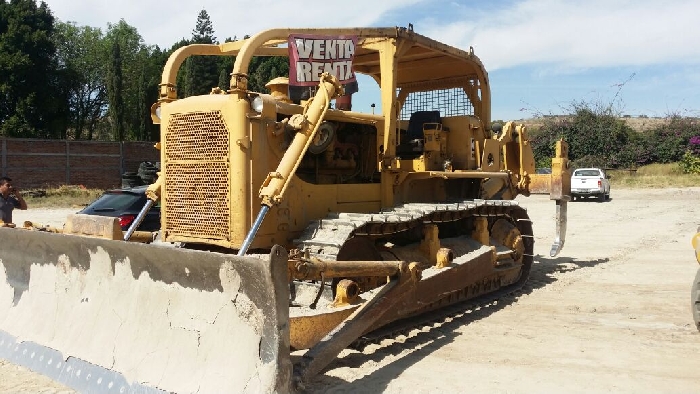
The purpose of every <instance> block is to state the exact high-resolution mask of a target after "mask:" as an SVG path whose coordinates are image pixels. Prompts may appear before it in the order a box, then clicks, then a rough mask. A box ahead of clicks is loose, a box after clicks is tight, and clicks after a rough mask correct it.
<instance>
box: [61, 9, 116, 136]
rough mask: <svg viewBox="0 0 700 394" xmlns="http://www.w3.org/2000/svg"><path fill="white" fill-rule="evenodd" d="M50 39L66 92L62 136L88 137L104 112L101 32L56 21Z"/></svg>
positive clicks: (104, 71) (71, 23)
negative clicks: (66, 130)
mask: <svg viewBox="0 0 700 394" xmlns="http://www.w3.org/2000/svg"><path fill="white" fill-rule="evenodd" d="M52 39H53V42H54V43H55V45H56V58H57V61H58V65H59V71H60V72H61V80H62V81H63V86H65V89H66V92H67V94H66V98H65V100H66V105H67V107H68V114H69V116H68V119H69V128H70V131H69V133H68V135H66V136H64V137H70V138H75V139H88V140H89V139H92V138H93V136H94V134H95V129H96V127H97V126H98V123H99V122H100V121H102V119H103V118H104V115H105V113H106V111H107V89H106V84H105V80H106V70H107V67H106V65H107V58H106V56H105V54H106V51H105V48H104V37H103V34H102V31H101V30H100V29H98V28H93V27H89V26H76V25H75V23H73V22H68V23H64V22H58V23H57V24H56V32H55V34H54V35H53V37H52Z"/></svg>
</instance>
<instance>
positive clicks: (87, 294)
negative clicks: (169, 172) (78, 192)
mask: <svg viewBox="0 0 700 394" xmlns="http://www.w3.org/2000/svg"><path fill="white" fill-rule="evenodd" d="M288 303H289V288H288V283H287V253H286V251H285V250H284V249H283V248H281V247H274V248H273V249H272V251H271V254H270V257H269V259H260V258H255V257H237V256H234V255H229V254H221V253H214V252H206V251H195V250H188V249H180V248H174V247H171V246H164V245H157V244H150V245H146V244H139V243H130V242H123V241H112V240H103V239H95V238H87V237H82V236H76V235H66V234H54V233H46V232H38V231H27V230H21V229H0V357H1V358H5V359H7V360H10V361H11V362H13V363H16V364H20V365H24V366H26V367H28V368H30V369H32V370H34V371H38V372H40V373H43V374H45V375H47V376H49V377H50V378H52V379H54V380H56V381H58V382H61V383H63V384H65V385H67V386H69V387H72V388H74V389H76V390H78V391H81V392H119V393H124V392H160V391H165V392H178V393H193V392H200V393H201V392H236V393H239V392H256V393H258V392H267V393H270V392H288V391H289V390H290V383H291V373H292V367H291V361H290V357H289V309H288Z"/></svg>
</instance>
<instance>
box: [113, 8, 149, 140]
mask: <svg viewBox="0 0 700 394" xmlns="http://www.w3.org/2000/svg"><path fill="white" fill-rule="evenodd" d="M105 41H106V45H107V47H108V48H113V45H114V44H115V43H119V49H120V55H121V72H122V93H121V95H120V96H121V100H122V105H123V108H124V121H123V127H124V135H123V139H125V140H135V139H139V138H140V137H141V136H143V135H145V134H148V132H147V130H145V129H144V128H143V127H144V126H145V124H144V121H143V119H144V118H145V117H146V116H147V114H148V112H149V109H150V104H146V101H148V100H147V98H144V94H148V93H147V92H148V90H149V89H155V87H154V86H153V85H152V84H151V82H152V80H153V79H155V78H156V74H158V76H159V75H160V72H161V70H162V65H161V66H159V67H157V68H158V70H154V68H153V67H152V66H151V56H156V57H157V56H158V53H157V51H155V50H154V48H151V47H148V46H146V45H145V44H144V41H143V38H142V37H141V35H140V34H139V32H138V30H137V29H136V28H135V27H133V26H130V25H129V24H128V23H126V22H125V21H124V20H123V19H122V20H120V21H119V22H117V23H115V24H109V25H108V26H107V33H106V34H105ZM144 73H145V75H143V78H142V74H144ZM144 83H146V84H147V85H148V86H143V84H144ZM112 104H113V103H112V102H111V101H110V105H112Z"/></svg>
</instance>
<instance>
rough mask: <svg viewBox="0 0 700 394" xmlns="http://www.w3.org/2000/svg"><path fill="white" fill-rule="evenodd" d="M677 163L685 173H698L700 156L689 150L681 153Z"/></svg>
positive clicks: (699, 170) (699, 171) (699, 172)
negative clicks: (681, 155)
mask: <svg viewBox="0 0 700 394" xmlns="http://www.w3.org/2000/svg"><path fill="white" fill-rule="evenodd" d="M678 165H679V166H680V167H681V170H683V172H684V173H686V174H700V156H698V155H695V154H693V152H691V151H690V150H688V151H686V152H685V154H683V157H682V158H681V160H680V161H679V162H678Z"/></svg>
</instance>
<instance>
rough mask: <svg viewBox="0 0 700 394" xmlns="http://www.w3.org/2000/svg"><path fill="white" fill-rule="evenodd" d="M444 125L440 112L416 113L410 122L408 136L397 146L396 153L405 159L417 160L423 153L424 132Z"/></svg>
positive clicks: (412, 115)
mask: <svg viewBox="0 0 700 394" xmlns="http://www.w3.org/2000/svg"><path fill="white" fill-rule="evenodd" d="M440 124H442V118H441V117H440V111H416V112H414V113H412V114H411V117H410V118H409V120H408V129H407V130H406V134H405V135H403V136H402V137H401V143H400V144H399V145H397V146H396V153H397V154H398V155H401V156H402V157H404V158H407V159H408V158H416V157H418V156H420V155H421V154H422V153H423V140H424V138H425V137H424V135H423V130H424V128H425V129H435V128H437V125H440Z"/></svg>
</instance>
